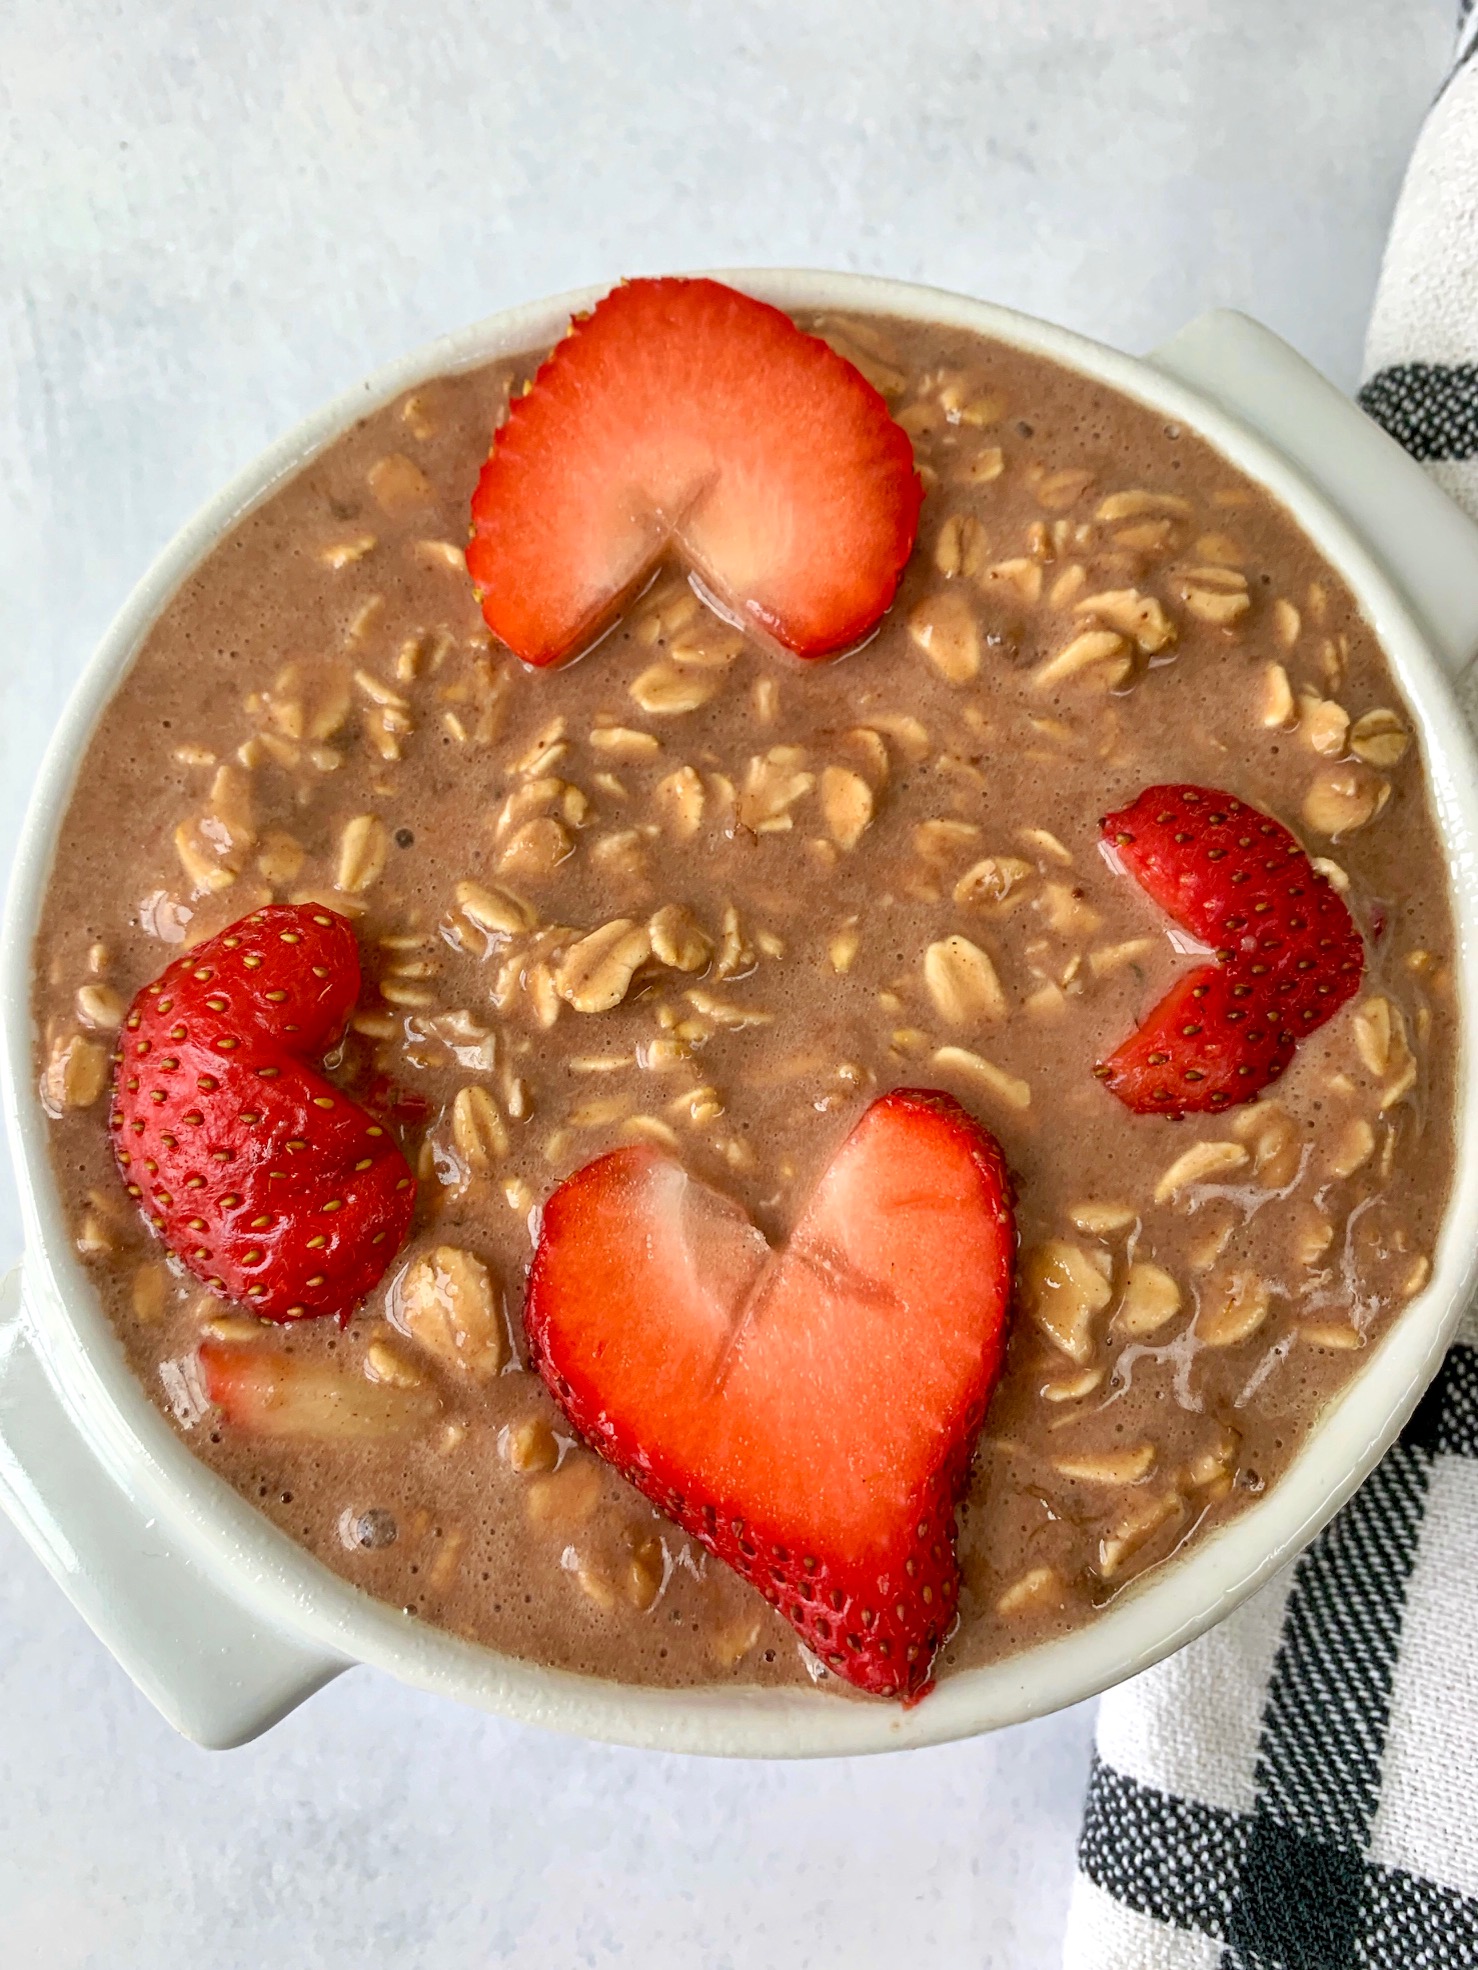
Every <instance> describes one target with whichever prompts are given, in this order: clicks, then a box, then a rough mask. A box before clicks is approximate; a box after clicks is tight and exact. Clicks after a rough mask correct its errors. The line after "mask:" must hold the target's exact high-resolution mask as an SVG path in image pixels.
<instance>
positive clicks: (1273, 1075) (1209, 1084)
mask: <svg viewBox="0 0 1478 1970" xmlns="http://www.w3.org/2000/svg"><path fill="white" fill-rule="evenodd" d="M1103 838H1104V840H1105V841H1106V842H1108V843H1110V844H1111V845H1112V848H1113V851H1114V853H1115V855H1117V857H1118V858H1119V860H1120V861H1121V862H1122V863H1123V865H1124V867H1125V868H1126V869H1127V870H1128V872H1129V874H1130V875H1132V876H1133V877H1134V879H1135V880H1136V882H1138V883H1139V885H1140V887H1141V888H1142V889H1143V890H1144V891H1145V893H1146V894H1147V895H1148V896H1150V897H1151V898H1153V900H1154V901H1155V902H1156V903H1158V904H1159V906H1160V908H1161V909H1162V910H1164V912H1165V913H1166V915H1167V916H1169V917H1170V918H1172V919H1173V921H1174V922H1176V923H1178V924H1179V925H1180V926H1181V927H1182V929H1184V930H1188V931H1189V932H1190V933H1191V935H1192V936H1193V937H1196V938H1198V939H1199V940H1200V941H1201V942H1202V943H1203V944H1208V945H1210V946H1211V948H1212V950H1213V952H1214V953H1215V960H1214V962H1213V963H1211V964H1207V965H1202V966H1200V967H1199V968H1198V969H1197V970H1195V971H1193V972H1190V973H1188V974H1187V975H1186V976H1185V977H1184V978H1181V979H1178V980H1177V981H1176V983H1175V984H1174V985H1173V986H1172V987H1171V989H1170V991H1169V992H1168V993H1167V994H1166V996H1165V997H1164V998H1163V999H1162V1000H1161V1001H1160V1003H1159V1004H1158V1005H1157V1006H1156V1007H1155V1008H1154V1010H1153V1011H1152V1012H1151V1013H1150V1014H1149V1016H1148V1018H1147V1019H1146V1020H1145V1022H1144V1024H1143V1025H1142V1026H1141V1027H1140V1028H1139V1029H1138V1031H1137V1032H1135V1033H1133V1034H1132V1035H1131V1036H1130V1037H1129V1039H1127V1040H1126V1041H1124V1043H1123V1044H1122V1045H1121V1046H1120V1047H1118V1048H1117V1049H1116V1050H1115V1051H1114V1052H1113V1053H1112V1054H1111V1055H1110V1056H1109V1058H1108V1059H1107V1060H1106V1061H1104V1062H1102V1063H1101V1064H1100V1066H1099V1067H1098V1069H1097V1072H1098V1074H1099V1076H1100V1078H1101V1079H1102V1080H1104V1081H1105V1082H1106V1083H1107V1085H1108V1087H1109V1088H1110V1089H1111V1090H1112V1092H1113V1093H1114V1094H1116V1095H1117V1096H1118V1097H1119V1099H1120V1101H1122V1102H1123V1103H1124V1104H1125V1106H1126V1107H1128V1108H1132V1109H1133V1110H1134V1111H1135V1112H1136V1113H1138V1114H1142V1115H1148V1114H1154V1115H1172V1116H1174V1115H1184V1114H1188V1113H1204V1112H1207V1111H1210V1110H1216V1109H1221V1108H1230V1107H1233V1106H1235V1105H1236V1104H1237V1103H1238V1102H1243V1101H1250V1100H1252V1098H1253V1097H1254V1096H1255V1095H1257V1094H1258V1093H1259V1092H1260V1091H1261V1090H1262V1089H1263V1088H1265V1087H1266V1086H1267V1085H1268V1083H1269V1082H1270V1081H1275V1080H1276V1079H1277V1078H1278V1076H1279V1075H1280V1074H1282V1073H1283V1072H1284V1071H1285V1070H1286V1069H1287V1067H1288V1065H1289V1063H1290V1062H1291V1061H1292V1059H1293V1056H1294V1052H1295V1050H1296V1049H1297V1047H1298V1043H1299V1041H1300V1040H1302V1039H1304V1038H1306V1037H1307V1035H1308V1034H1310V1033H1312V1032H1314V1031H1316V1030H1317V1029H1318V1028H1319V1027H1320V1026H1322V1025H1323V1024H1324V1022H1325V1021H1326V1020H1327V1019H1330V1018H1332V1017H1333V1015H1334V1014H1335V1013H1336V1012H1338V1010H1339V1008H1340V1007H1341V1006H1342V1005H1344V1004H1345V1002H1346V1001H1347V1000H1348V999H1350V998H1352V997H1353V996H1354V994H1355V993H1356V992H1358V991H1359V989H1360V979H1361V976H1362V974H1363V972H1364V966H1365V949H1364V945H1363V943H1362V942H1361V938H1360V933H1359V931H1358V929H1357V928H1356V926H1355V922H1354V919H1353V918H1352V917H1351V915H1350V913H1349V911H1348V910H1347V909H1346V907H1345V905H1344V902H1343V900H1342V899H1341V897H1340V896H1339V894H1338V893H1337V891H1336V890H1335V889H1334V888H1333V887H1332V885H1331V884H1330V883H1329V881H1328V879H1327V878H1326V877H1324V876H1323V875H1321V874H1320V873H1319V871H1318V870H1317V869H1316V868H1314V866H1313V864H1312V863H1311V862H1310V860H1309V858H1308V856H1307V855H1306V854H1305V853H1304V851H1303V849H1302V848H1300V847H1299V845H1298V843H1297V841H1295V840H1294V838H1293V836H1292V835H1291V834H1290V833H1289V831H1288V829H1287V828H1285V827H1284V826H1283V825H1282V823H1281V822H1279V821H1275V820H1273V819H1272V817H1271V816H1270V815H1267V814H1263V813H1261V812H1260V811H1259V810H1258V809H1257V808H1255V807H1249V806H1248V805H1247V804H1246V803H1245V802H1244V801H1240V800H1237V799H1236V798H1235V797H1234V796H1233V795H1231V794H1228V793H1221V792H1218V791H1216V790H1215V789H1214V788H1210V787H1194V786H1164V787H1147V788H1146V789H1145V791H1144V792H1143V793H1142V794H1140V796H1139V797H1138V799H1137V800H1135V801H1134V802H1133V804H1132V805H1131V806H1129V807H1126V808H1124V809H1123V810H1122V811H1121V812H1119V813H1117V814H1110V815H1108V816H1107V818H1106V819H1105V820H1104V822H1103Z"/></svg>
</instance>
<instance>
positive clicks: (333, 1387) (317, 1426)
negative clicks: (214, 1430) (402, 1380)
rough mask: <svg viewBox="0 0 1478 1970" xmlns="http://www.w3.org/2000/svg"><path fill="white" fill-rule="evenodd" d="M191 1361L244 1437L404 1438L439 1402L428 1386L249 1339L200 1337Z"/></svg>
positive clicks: (208, 1393) (206, 1390)
mask: <svg viewBox="0 0 1478 1970" xmlns="http://www.w3.org/2000/svg"><path fill="white" fill-rule="evenodd" d="M196 1359H197V1362H198V1364H199V1369H200V1384H201V1388H202V1390H203V1391H204V1393H205V1395H206V1397H207V1398H208V1400H209V1401H211V1402H213V1403H214V1404H215V1406H216V1407H217V1408H218V1409H219V1410H220V1411H221V1413H222V1415H223V1416H224V1417H225V1419H226V1421H227V1422H228V1423H230V1424H232V1425H233V1427H234V1428H236V1429H239V1430H243V1431H245V1432H246V1433H247V1434H248V1435H250V1436H261V1437H298V1438H305V1439H309V1440H312V1441H315V1442H324V1441H330V1440H343V1439H354V1438H369V1439H379V1438H383V1437H387V1436H409V1435H414V1434H415V1432H416V1431H417V1430H419V1429H421V1428H422V1427H423V1426H424V1425H425V1424H426V1423H428V1422H430V1420H431V1419H432V1417H433V1416H435V1415H436V1414H437V1412H438V1410H439V1409H440V1407H441V1403H440V1401H439V1399H438V1397H437V1395H436V1393H435V1391H434V1390H432V1389H428V1388H414V1389H407V1388H395V1387H392V1386H391V1385H390V1384H389V1383H387V1382H371V1381H369V1380H368V1379H367V1378H366V1377H365V1376H363V1375H356V1374H352V1373H350V1372H349V1371H348V1370H347V1369H344V1368H336V1367H334V1366H333V1365H332V1364H331V1363H326V1362H316V1361H301V1360H299V1359H298V1358H297V1357H296V1356H294V1355H290V1354H283V1353H280V1352H279V1351H277V1350H276V1349H271V1348H264V1347H259V1346H257V1345H256V1344H255V1343H247V1344H246V1345H242V1344H241V1343H239V1342H234V1341H203V1342H202V1343H201V1345H200V1347H199V1349H198V1350H197V1355H196Z"/></svg>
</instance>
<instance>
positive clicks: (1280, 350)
mask: <svg viewBox="0 0 1478 1970" xmlns="http://www.w3.org/2000/svg"><path fill="white" fill-rule="evenodd" d="M1149 360H1150V362H1152V363H1153V364H1154V365H1155V367H1156V368H1157V369H1162V370H1164V371H1166V372H1167V373H1168V374H1169V375H1171V376H1174V377H1176V378H1178V379H1179V380H1180V381H1181V382H1182V383H1187V384H1189V385H1190V387H1191V388H1192V389H1193V390H1194V391H1196V393H1197V394H1198V395H1199V396H1202V397H1208V398H1210V400H1211V401H1212V402H1213V403H1214V404H1216V405H1217V406H1218V407H1219V408H1220V409H1222V410H1225V411H1227V412H1228V413H1229V414H1230V415H1231V416H1232V417H1234V418H1236V419H1237V421H1238V422H1239V423H1241V424H1247V425H1250V426H1251V427H1252V429H1253V430H1254V431H1256V432H1257V434H1258V436H1259V437H1261V438H1265V439H1266V440H1267V441H1268V443H1269V444H1271V445H1272V446H1274V448H1275V449H1276V450H1278V451H1281V452H1282V453H1283V454H1284V456H1285V457H1286V458H1288V459H1290V460H1291V461H1292V463H1293V464H1294V465H1296V466H1297V467H1298V469H1299V470H1300V471H1301V472H1302V473H1303V475H1304V477H1305V478H1307V479H1311V480H1312V481H1313V483H1314V484H1315V485H1316V486H1317V487H1318V488H1319V490H1320V491H1321V492H1322V493H1323V494H1324V495H1325V497H1326V498H1327V499H1328V500H1329V502H1330V503H1331V505H1333V506H1334V507H1336V508H1337V509H1338V511H1340V512H1341V513H1343V514H1344V516H1345V518H1346V519H1347V520H1349V521H1350V522H1351V524H1352V525H1353V526H1354V527H1355V529H1356V531H1357V532H1358V533H1360V534H1362V535H1363V536H1364V538H1365V540H1366V542H1367V544H1368V545H1369V546H1370V548H1371V549H1372V550H1373V551H1374V553H1375V555H1376V557H1377V559H1378V560H1380V561H1381V562H1382V563H1383V564H1384V566H1385V567H1386V568H1387V569H1388V571H1389V572H1390V573H1391V575H1392V576H1394V578H1395V580H1396V582H1397V583H1398V585H1399V586H1400V587H1401V589H1402V590H1403V591H1404V592H1405V595H1406V598H1407V600H1408V601H1409V602H1410V604H1411V607H1412V610H1413V613H1414V614H1415V615H1416V617H1417V619H1418V620H1419V621H1420V622H1421V623H1422V624H1423V625H1424V626H1425V627H1426V629H1427V631H1428V633H1429V635H1430V638H1431V642H1432V646H1433V648H1434V649H1435V650H1436V652H1437V654H1438V655H1439V656H1440V657H1441V658H1442V661H1443V663H1444V664H1445V666H1446V668H1447V670H1448V672H1449V674H1450V675H1452V676H1454V677H1455V676H1456V675H1457V674H1458V672H1459V671H1461V670H1462V669H1463V668H1464V667H1465V666H1466V665H1467V664H1468V663H1469V661H1470V660H1471V659H1472V657H1473V656H1474V655H1475V654H1478V527H1475V526H1474V524H1473V522H1472V521H1471V520H1470V519H1469V518H1468V517H1467V515H1466V514H1465V513H1464V512H1463V511H1462V510H1461V508H1460V507H1458V506H1457V505H1455V504H1454V502H1453V501H1452V500H1450V499H1449V498H1448V496H1447V494H1446V493H1444V492H1443V491H1442V489H1441V487H1440V486H1438V485H1437V484H1436V483H1435V481H1434V480H1432V479H1431V478H1430V477H1429V476H1428V475H1427V473H1425V472H1424V471H1423V470H1422V468H1421V467H1420V466H1419V465H1418V464H1417V463H1416V461H1415V460H1414V459H1413V458H1412V457H1411V455H1410V454H1409V453H1408V452H1405V451H1403V450H1402V449H1401V447H1400V446H1399V445H1398V444H1397V443H1396V441H1395V439H1394V438H1392V437H1389V436H1388V435H1387V433H1386V432H1384V431H1383V430H1382V429H1381V427H1380V426H1379V425H1378V424H1377V423H1376V422H1375V421H1374V419H1372V418H1369V417H1367V416H1366V415H1365V413H1364V412H1363V411H1362V410H1361V409H1360V408H1359V407H1358V405H1356V404H1354V403H1352V402H1351V400H1350V399H1349V398H1348V397H1346V396H1345V395H1344V394H1343V393H1342V392H1341V391H1339V390H1337V389H1336V388H1335V386H1334V385H1333V384H1332V383H1331V382H1329V381H1328V380H1327V378H1325V377H1323V376H1321V375H1320V374H1319V372H1318V370H1316V369H1314V368H1313V367H1312V366H1311V365H1310V364H1309V363H1306V362H1305V361H1304V359H1303V357H1302V356H1300V355H1298V354H1296V353H1295V352H1294V351H1293V350H1292V349H1290V348H1289V346H1288V344H1287V343H1286V342H1284V341H1282V340H1281V339H1280V338H1279V337H1278V336H1276V335H1274V334H1272V332H1271V331H1270V330H1268V329H1266V328H1263V327H1262V326H1261V325H1260V324H1259V323H1257V322H1255V321H1252V320H1250V319H1249V318H1248V316H1246V315H1242V314H1238V313H1236V312H1235V310H1233V309H1230V308H1218V309H1215V310H1214V311H1213V312H1212V313H1210V314H1206V315H1201V316H1199V317H1198V318H1197V319H1196V320H1195V321H1193V322H1190V323H1188V324H1187V326H1186V327H1185V328H1183V329H1182V330H1181V331H1180V333H1179V334H1178V335H1175V336H1172V337H1171V339H1170V341H1168V342H1166V343H1164V344H1162V345H1161V347H1160V348H1158V349H1156V350H1155V351H1154V352H1153V353H1152V354H1151V356H1150V357H1149Z"/></svg>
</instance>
